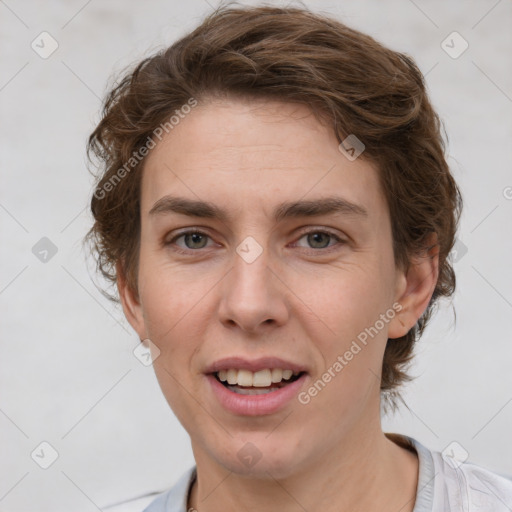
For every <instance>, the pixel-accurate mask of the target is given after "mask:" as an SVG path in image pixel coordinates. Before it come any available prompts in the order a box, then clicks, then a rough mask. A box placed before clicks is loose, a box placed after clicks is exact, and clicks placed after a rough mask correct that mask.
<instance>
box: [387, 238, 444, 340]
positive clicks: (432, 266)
mask: <svg viewBox="0 0 512 512" xmlns="http://www.w3.org/2000/svg"><path fill="white" fill-rule="evenodd" d="M425 243H426V247H427V249H426V250H425V252H424V253H422V254H418V255H416V256H414V257H413V258H412V259H411V261H410V263H409V267H408V269H407V270H406V271H405V272H404V271H400V270H397V286H396V295H395V301H396V302H398V303H399V304H400V305H401V306H402V308H401V309H400V310H397V314H396V315H395V317H394V318H393V319H392V320H391V322H390V323H389V329H388V338H400V337H402V336H405V335H406V334H407V333H408V332H409V331H410V330H411V329H412V328H413V327H414V325H415V324H416V322H417V321H418V319H419V318H420V317H421V315H422V314H423V313H424V312H425V310H426V309H427V306H428V304H429V302H430V299H431V298H432V294H433V293H434V290H435V287H436V284H437V279H438V277H439V244H438V242H437V235H436V233H431V234H430V235H429V236H428V238H427V240H426V242H425Z"/></svg>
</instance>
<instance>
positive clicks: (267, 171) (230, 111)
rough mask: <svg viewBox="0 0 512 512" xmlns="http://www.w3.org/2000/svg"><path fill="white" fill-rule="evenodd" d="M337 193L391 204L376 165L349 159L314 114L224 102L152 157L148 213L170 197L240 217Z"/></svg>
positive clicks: (197, 116) (210, 106) (187, 122)
mask: <svg viewBox="0 0 512 512" xmlns="http://www.w3.org/2000/svg"><path fill="white" fill-rule="evenodd" d="M333 193H337V195H341V196H343V197H345V198H346V199H347V200H348V201H350V202H352V203H356V204H361V205H364V204H366V205H367V206H368V209H369V210H371V209H372V208H374V207H379V205H380V206H382V202H383V197H382V194H381V191H380V186H379V181H378V174H377V169H376V168H375V166H374V165H373V164H372V163H371V162H369V161H368V160H365V159H363V158H358V159H356V160H354V161H350V160H348V159H347V158H346V157H345V156H344V155H343V154H342V153H341V152H340V151H339V149H338V141H337V139H336V137H335V134H334V132H333V129H332V127H330V126H329V125H327V124H323V123H321V122H320V121H319V120H318V119H317V118H316V117H315V116H314V115H313V113H312V112H311V111H310V110H309V109H308V108H307V107H305V106H303V105H297V104H290V103H281V102H275V101H259V100H258V101H251V102H247V101H239V100H236V101H235V100H229V101H227V100H224V101H220V100H218V101H212V102H208V103H206V104H202V105H201V104H200V105H198V106H197V107H195V108H194V109H193V110H192V111H191V112H190V113H189V114H187V115H186V116H184V117H183V118H182V119H181V120H180V122H179V123H178V124H177V125H176V126H174V128H173V129H172V131H170V132H169V133H168V134H167V135H165V136H164V137H163V139H162V141H161V142H159V143H158V144H157V146H156V147H155V148H154V149H153V150H151V153H150V154H149V155H148V157H147V159H146V162H145V166H144V171H143V180H142V210H143V213H148V212H149V210H150V209H151V208H152V207H153V206H154V204H155V202H156V201H158V200H159V199H161V198H162V197H163V196H165V195H166V194H172V195H180V196H182V197H183V196H185V197H188V198H190V199H205V200H209V201H214V202H217V203H221V206H222V207H223V208H225V209H230V208H231V209H232V210H233V212H235V211H236V212H238V213H240V212H241V211H243V210H244V209H245V208H249V207H254V208H259V209H262V210H265V209H266V208H267V206H269V203H272V202H273V203H274V204H272V206H273V207H274V206H275V205H276V204H277V203H280V204H282V203H283V202H284V201H292V200H297V199H299V198H303V199H313V198H318V197H322V196H332V195H333ZM254 208H253V211H254ZM268 212H270V210H268ZM269 214H270V213H269Z"/></svg>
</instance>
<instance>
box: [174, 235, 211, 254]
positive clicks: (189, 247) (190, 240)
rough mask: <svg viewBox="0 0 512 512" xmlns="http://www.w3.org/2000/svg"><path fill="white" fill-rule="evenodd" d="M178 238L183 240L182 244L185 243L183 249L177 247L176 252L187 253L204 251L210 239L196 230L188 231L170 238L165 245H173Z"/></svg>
mask: <svg viewBox="0 0 512 512" xmlns="http://www.w3.org/2000/svg"><path fill="white" fill-rule="evenodd" d="M180 238H183V242H184V243H185V247H182V246H180V245H177V247H178V249H176V250H177V252H183V253H185V252H187V251H194V250H197V249H204V248H205V247H206V241H207V239H208V238H210V237H209V236H208V235H207V234H206V233H203V232H202V231H197V230H190V231H182V232H181V233H180V234H178V235H176V236H175V237H173V238H171V239H170V240H168V241H166V242H165V245H175V244H176V241H177V240H179V239H180Z"/></svg>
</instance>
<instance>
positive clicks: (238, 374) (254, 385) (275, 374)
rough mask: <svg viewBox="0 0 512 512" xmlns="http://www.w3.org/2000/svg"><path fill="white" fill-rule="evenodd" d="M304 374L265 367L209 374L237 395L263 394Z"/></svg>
mask: <svg viewBox="0 0 512 512" xmlns="http://www.w3.org/2000/svg"><path fill="white" fill-rule="evenodd" d="M305 374H306V372H305V371H293V370H283V369H281V368H267V369H263V370H259V371H257V372H251V371H249V370H244V369H240V370H237V369H229V370H220V371H218V372H213V373H211V374H210V375H212V376H213V377H214V378H215V379H216V380H217V382H219V383H220V384H222V385H223V386H224V387H225V388H226V389H228V390H229V391H232V392H233V393H237V394H239V395H265V394H268V393H274V392H276V391H278V390H279V389H282V388H284V387H286V386H289V385H290V384H292V383H293V382H295V381H297V380H299V379H300V378H301V377H302V376H303V375H305Z"/></svg>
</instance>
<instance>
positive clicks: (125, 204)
mask: <svg viewBox="0 0 512 512" xmlns="http://www.w3.org/2000/svg"><path fill="white" fill-rule="evenodd" d="M213 96H217V97H219V96H222V97H227V98H230V97H233V98H234V97H237V98H242V99H243V98H247V99H250V98H262V99H271V100H278V101H282V102H295V103H300V104H303V105H306V106H307V107H309V108H310V110H311V111H312V112H313V113H314V114H315V115H316V116H317V117H318V118H319V119H321V120H324V121H326V122H328V123H329V125H330V126H332V129H333V130H334V133H335V135H336V137H337V139H338V141H339V142H341V141H343V140H344V139H345V138H346V137H347V136H348V135H349V134H355V135H356V136H357V138H358V139H359V140H360V141H362V142H363V143H364V145H365V151H364V153H363V154H362V155H361V158H366V159H368V160H369V161H371V162H373V163H375V164H377V168H378V170H379V179H380V183H381V186H382V189H383V191H384V193H385V197H386V201H387V205H388V207H389V212H390V218H391V224H392V236H393V251H394V258H395V263H396V265H397V267H399V268H402V269H407V268H408V265H409V264H410V261H411V257H412V256H414V255H416V254H419V253H421V252H423V251H424V250H425V249H427V247H426V245H427V240H428V237H429V235H430V234H432V233H435V234H436V235H437V245H438V255H439V277H438V280H437V284H436V287H435V290H434V292H433V295H432V298H431V300H430V303H429V305H428V307H427V309H426V310H425V312H424V313H423V315H422V316H421V318H419V320H418V321H417V323H416V325H415V326H414V327H413V328H411V329H410V331H409V332H408V333H407V334H406V335H405V336H403V337H401V338H397V339H393V340H388V342H387V345H386V348H385V353H384V358H383V366H382V378H381V391H382V392H383V395H384V396H385V397H387V399H388V400H389V397H390V396H391V395H394V396H398V397H399V398H401V397H400V395H399V393H398V392H397V388H398V387H399V385H400V384H401V383H403V382H404V381H407V380H412V378H411V377H410V376H409V375H408V374H407V371H406V370H407V367H408V365H409V363H410V361H411V360H412V357H413V348H414V344H415V341H416V340H418V339H419V338H420V337H421V335H422V333H423V331H424V329H425V327H426V325H427V323H428V322H429V320H430V318H431V315H432V313H433V310H434V306H435V305H436V304H437V302H438V299H439V298H440V297H449V296H451V295H452V294H453V292H454V290H455V274H454V270H453V267H452V265H451V258H450V251H451V249H452V247H453V245H454V242H455V235H456V231H457V227H458V222H459V218H460V213H461V209H462V197H461V194H460V191H459V188H458V186H457V184H456V182H455V180H454V179H453V177H452V175H451V173H450V169H449V166H448V164H447V161H446V159H445V150H446V142H445V139H446V140H447V137H446V132H445V130H444V126H443V124H442V121H441V120H440V118H439V116H438V114H437V113H436V112H435V111H434V109H433V107H432V104H431V102H430V100H429V97H428V94H427V90H426V85H425V81H424V77H423V75H422V73H421V71H420V70H419V69H418V67H417V65H416V64H415V62H414V61H413V59H412V58H411V57H410V56H408V55H406V54H404V53H400V52H397V51H393V50H391V49H389V48H386V47H385V46H383V45H382V44H380V43H379V42H377V41H376V40H375V39H373V38H372V37H370V36H369V35H366V34H364V33H361V32H359V31H357V30H354V29H352V28H349V27H347V26H346V25H344V24H343V23H341V22H339V21H337V20H334V19H331V18H329V17H328V16H325V15H323V14H319V13H313V12H311V11H310V10H308V9H307V8H278V7H269V6H259V7H243V6H242V7H233V6H229V7H226V6H223V7H220V8H218V9H217V10H216V11H214V12H213V13H211V14H210V15H208V16H207V17H206V18H205V19H204V20H203V22H202V23H201V24H200V25H199V26H198V27H197V28H196V29H195V30H193V31H192V32H190V33H189V34H187V35H185V36H184V37H182V38H181V39H179V40H178V41H176V42H175V43H174V44H172V45H171V46H170V47H168V48H165V49H163V50H161V51H158V52H156V53H155V54H153V55H152V56H150V57H147V58H145V59H144V60H142V61H141V62H139V63H138V64H137V65H136V66H135V67H134V68H133V69H129V70H127V71H125V72H124V74H123V76H122V78H121V79H120V81H119V82H118V83H117V84H116V85H115V86H114V87H113V88H112V89H111V90H110V92H109V93H108V94H107V96H106V99H105V101H104V105H103V110H102V117H101V120H100V122H99V124H98V125H97V127H96V129H95V130H94V131H93V133H92V134H91V135H90V137H89V140H88V146H87V150H88V156H89V158H90V160H91V161H92V156H94V157H96V158H97V160H98V161H99V167H100V172H99V173H98V174H97V175H96V178H97V181H96V185H95V191H94V194H93V196H92V199H91V211H92V214H93V216H94V225H93V226H92V228H91V229H90V231H89V232H88V233H87V236H86V237H85V239H84V241H86V242H89V243H90V247H91V250H92V251H93V252H94V255H95V258H96V263H97V270H98V271H99V272H100V273H101V274H102V275H103V276H104V277H105V278H106V279H107V281H109V282H110V283H111V284H115V283H116V281H117V277H118V276H117V273H116V265H117V264H118V263H120V264H121V265H122V267H121V268H122V269H123V274H124V275H125V276H126V280H127V282H128V285H129V286H130V287H131V289H132V290H133V291H134V292H135V294H136V295H137V273H138V256H139V238H140V203H139V201H140V184H141V172H142V168H143V165H144V162H145V154H146V153H147V150H148V148H151V147H153V146H154V145H155V138H156V137H155V134H156V135H158V133H159V132H158V130H160V132H161V128H159V127H161V126H164V127H166V131H169V129H172V123H170V122H169V117H170V116H171V115H173V113H176V114H179V113H180V112H181V111H183V109H184V106H186V105H193V102H196V104H197V102H201V101H202V100H206V99H207V98H209V97H213ZM441 129H442V131H443V133H444V137H443V134H442V133H441ZM158 138H160V137H158ZM150 144H153V146H151V145H150ZM144 149H146V151H145V152H144ZM128 162H129V165H127V163H128ZM105 294H106V295H107V296H108V297H109V298H111V299H112V300H118V299H117V297H116V296H115V293H114V294H108V293H106V292H105ZM391 404H392V405H393V406H396V402H395V401H394V399H392V400H391Z"/></svg>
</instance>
